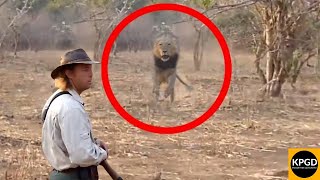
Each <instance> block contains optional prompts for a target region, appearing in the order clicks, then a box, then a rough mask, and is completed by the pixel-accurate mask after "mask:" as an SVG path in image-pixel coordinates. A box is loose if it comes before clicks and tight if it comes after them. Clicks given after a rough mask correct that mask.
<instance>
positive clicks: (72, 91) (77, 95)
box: [67, 89, 84, 105]
mask: <svg viewBox="0 0 320 180" xmlns="http://www.w3.org/2000/svg"><path fill="white" fill-rule="evenodd" d="M67 91H68V92H69V93H70V94H71V95H72V97H74V99H75V100H76V101H78V102H79V103H81V104H82V105H84V102H83V100H82V98H81V96H80V95H79V94H78V93H77V91H75V90H74V89H67Z"/></svg>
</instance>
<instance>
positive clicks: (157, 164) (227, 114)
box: [0, 50, 320, 180]
mask: <svg viewBox="0 0 320 180" xmlns="http://www.w3.org/2000/svg"><path fill="white" fill-rule="evenodd" d="M62 54H63V52H62V51H41V52H38V53H34V52H19V57H18V58H16V59H13V58H12V57H6V58H5V59H1V60H0V61H1V66H0V86H1V90H0V98H1V101H0V150H1V152H3V153H1V155H0V160H1V161H0V167H1V168H0V174H1V176H0V179H4V177H5V176H7V179H10V178H11V179H46V177H47V173H48V172H49V171H50V169H51V168H50V166H49V165H48V163H47V161H46V160H45V159H44V158H43V156H42V152H41V148H40V146H41V124H40V119H39V116H40V112H41V108H42V106H43V104H44V102H45V100H46V98H48V97H49V96H50V94H51V92H52V89H53V88H52V85H53V81H52V80H51V79H50V71H51V70H52V69H53V67H54V66H55V65H56V64H57V63H58V60H57V59H58V58H59V57H60V56H61V55H62ZM89 55H90V56H91V57H92V52H90V54H89ZM233 55H234V66H233V69H234V72H235V73H234V79H233V82H232V86H231V87H230V89H229V92H228V95H227V97H226V99H225V100H224V102H223V104H222V105H221V106H220V108H219V110H218V111H217V112H216V113H215V114H214V115H213V116H212V117H211V118H210V119H208V121H206V122H204V123H203V124H201V125H200V126H198V127H196V128H195V129H193V130H190V131H187V132H184V133H180V134H174V135H160V134H153V133H149V132H146V131H143V130H141V129H139V128H136V127H134V126H132V125H131V124H130V123H128V122H127V121H125V120H124V119H123V118H122V117H121V116H120V115H119V114H118V113H117V112H116V111H115V109H114V108H113V107H112V106H111V104H110V103H109V101H108V99H107V97H106V96H105V92H104V88H103V85H102V81H101V77H100V66H97V67H96V68H95V77H94V80H95V83H94V86H93V87H92V89H90V90H88V91H86V92H84V93H83V94H82V97H83V99H84V101H85V107H86V109H87V110H88V112H89V114H90V117H91V120H92V122H93V125H94V135H95V136H97V137H99V138H101V139H103V140H104V141H105V142H107V144H108V145H109V148H110V157H109V163H110V164H111V166H112V167H113V168H114V169H115V170H116V171H118V172H119V174H121V175H122V176H123V177H124V179H130V180H138V179H139V180H150V179H152V178H153V177H154V176H156V175H157V174H158V173H159V172H161V178H162V179H167V180H169V179H170V180H171V179H172V180H173V179H176V180H178V179H181V180H195V179H199V180H202V179H203V180H204V179H237V180H241V179H246V180H248V179H253V180H256V179H287V150H288V148H290V147H319V145H320V143H319V137H320V131H319V130H320V126H319V120H320V118H319V117H320V96H319V95H320V92H319V89H320V83H319V79H318V78H317V77H316V76H315V75H314V74H313V70H312V69H310V68H307V67H306V68H304V69H303V72H302V76H301V77H300V79H299V80H298V82H297V85H296V87H297V89H296V90H293V89H292V88H290V86H289V85H287V84H286V85H285V87H284V90H283V92H284V96H283V98H282V99H277V98H275V99H265V100H264V101H263V102H261V101H259V97H257V94H258V92H257V89H259V88H261V85H260V81H259V79H258V78H257V75H256V74H255V70H254V64H253V60H254V58H253V56H252V55H250V54H245V53H240V52H234V54H233ZM150 57H151V56H150V52H138V53H129V52H123V53H120V54H119V57H118V58H114V59H112V62H111V63H110V69H109V72H110V80H111V82H110V83H111V85H112V89H113V92H114V93H115V96H116V98H117V99H118V101H119V102H120V104H121V105H122V106H123V107H124V108H125V109H126V110H127V111H128V112H129V113H130V114H131V115H132V116H134V117H135V118H138V119H140V120H142V121H143V122H146V123H149V124H153V125H158V126H177V125H181V124H185V123H188V122H190V121H191V120H193V119H194V118H197V117H199V116H200V115H202V114H203V113H204V112H205V111H206V110H207V109H208V108H209V107H210V106H211V105H212V103H213V102H214V101H215V98H216V97H217V95H218V93H219V91H220V89H221V85H222V82H223V75H224V64H223V59H222V57H221V53H220V52H219V50H211V51H208V52H207V53H206V56H205V60H204V64H203V68H202V71H201V72H195V71H194V70H193V62H192V55H191V53H190V51H189V52H187V51H185V52H183V53H182V58H181V60H180V62H179V67H178V69H179V72H180V73H181V75H182V77H183V79H185V80H186V81H187V82H188V83H190V84H192V86H193V87H194V91H192V92H188V91H187V90H186V88H184V87H183V85H182V84H181V83H180V82H178V81H177V83H176V94H177V96H176V101H175V102H174V103H173V104H170V103H169V101H168V100H167V101H165V102H162V103H160V104H158V105H156V104H155V103H154V101H153V99H152V96H151V87H152V86H151V84H152V81H151V78H150V77H151V76H150V75H151V69H152V61H151V60H150ZM213 57H214V58H213ZM100 176H101V179H110V177H109V176H108V175H107V173H106V172H105V171H104V170H103V169H102V168H101V169H100ZM31 177H32V178H31Z"/></svg>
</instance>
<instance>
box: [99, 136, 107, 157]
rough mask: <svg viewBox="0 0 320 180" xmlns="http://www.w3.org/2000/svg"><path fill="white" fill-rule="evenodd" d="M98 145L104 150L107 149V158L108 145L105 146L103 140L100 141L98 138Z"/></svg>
mask: <svg viewBox="0 0 320 180" xmlns="http://www.w3.org/2000/svg"><path fill="white" fill-rule="evenodd" d="M100 147H101V148H102V149H104V150H105V151H107V158H108V156H109V152H108V146H107V145H106V144H105V143H104V142H103V141H101V140H100Z"/></svg>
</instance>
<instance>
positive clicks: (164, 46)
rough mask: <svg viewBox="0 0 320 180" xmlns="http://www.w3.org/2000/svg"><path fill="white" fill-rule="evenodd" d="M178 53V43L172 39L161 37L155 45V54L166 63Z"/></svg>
mask: <svg viewBox="0 0 320 180" xmlns="http://www.w3.org/2000/svg"><path fill="white" fill-rule="evenodd" d="M177 53H178V52H177V45H176V42H175V41H174V40H173V38H171V37H160V38H158V39H157V40H156V41H155V43H154V47H153V54H154V55H155V56H156V57H158V58H159V59H161V60H162V61H164V62H165V61H168V60H169V59H170V57H172V56H174V55H176V54H177Z"/></svg>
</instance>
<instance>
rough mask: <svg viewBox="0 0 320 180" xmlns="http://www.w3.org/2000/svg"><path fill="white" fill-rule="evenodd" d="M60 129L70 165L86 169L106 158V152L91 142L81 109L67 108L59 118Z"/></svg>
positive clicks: (86, 121) (85, 117)
mask: <svg viewBox="0 0 320 180" xmlns="http://www.w3.org/2000/svg"><path fill="white" fill-rule="evenodd" d="M60 129H61V136H62V140H63V141H64V144H65V146H66V148H67V151H68V154H69V158H70V161H71V163H73V164H78V165H80V166H83V167H86V166H90V165H98V164H100V162H101V161H103V160H105V159H106V158H107V152H106V151H105V150H104V149H102V148H100V147H99V146H98V145H97V144H95V143H94V142H93V141H92V139H91V135H90V132H91V131H90V130H91V129H90V125H89V122H88V119H87V115H86V113H85V112H84V111H82V110H81V109H79V108H68V109H67V110H66V111H65V112H64V113H63V115H62V117H61V122H60Z"/></svg>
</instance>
